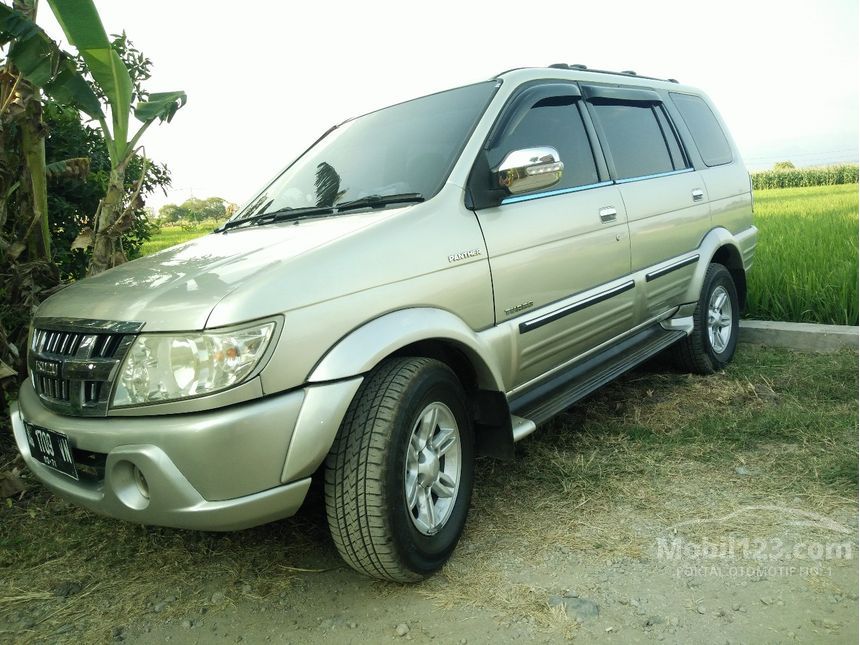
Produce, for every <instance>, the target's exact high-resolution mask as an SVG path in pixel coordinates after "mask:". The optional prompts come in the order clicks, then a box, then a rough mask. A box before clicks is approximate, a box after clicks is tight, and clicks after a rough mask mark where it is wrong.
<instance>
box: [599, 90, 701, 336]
mask: <svg viewBox="0 0 860 645" xmlns="http://www.w3.org/2000/svg"><path fill="white" fill-rule="evenodd" d="M582 90H583V94H584V95H585V96H586V97H587V101H586V103H587V105H588V111H589V113H590V115H591V117H592V119H593V121H594V126H595V130H596V131H597V133H598V136H599V138H600V141H601V143H602V145H603V149H604V152H605V154H606V162H607V164H608V166H609V170H610V174H611V176H612V178H613V179H614V180H615V182H616V185H617V186H618V189H619V190H620V192H621V197H622V200H623V202H624V204H625V207H626V210H627V219H628V223H629V226H630V240H631V243H630V255H631V269H632V271H633V272H634V273H635V272H637V271H640V270H646V278H645V283H644V284H643V285H642V296H643V301H642V306H643V310H642V312H641V316H642V318H643V319H648V318H652V317H654V316H658V315H660V314H663V313H665V312H666V311H667V310H669V309H670V308H672V307H674V306H676V305H678V304H680V303H681V300H682V298H683V294H684V292H685V290H686V287H687V285H688V284H689V280H690V278H691V277H692V274H693V271H694V270H695V262H696V260H697V259H698V256H697V255H696V254H695V251H696V249H697V248H698V246H699V243H700V242H701V240H702V238H703V237H704V236H705V234H706V233H707V232H708V231H709V230H710V228H711V223H710V213H709V206H708V195H707V188H706V186H705V184H704V182H703V180H702V177H701V175H700V173H699V172H697V171H696V170H695V169H694V168H693V165H692V163H691V161H690V159H689V155H687V153H686V151H685V150H684V149H683V147H682V145H681V143H680V140H679V137H678V134H677V131H676V129H675V127H674V124H673V123H672V121H671V120H670V118H669V116H668V114H667V110H666V108H665V107H664V106H663V102H662V99H661V97H660V95H659V94H657V93H656V92H654V91H652V90H649V89H641V88H624V87H616V86H598V85H585V86H583V88H582Z"/></svg>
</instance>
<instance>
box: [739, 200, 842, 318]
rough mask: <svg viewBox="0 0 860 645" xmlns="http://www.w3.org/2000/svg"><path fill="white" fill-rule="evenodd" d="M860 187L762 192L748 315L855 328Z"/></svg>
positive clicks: (758, 212)
mask: <svg viewBox="0 0 860 645" xmlns="http://www.w3.org/2000/svg"><path fill="white" fill-rule="evenodd" d="M857 189H858V186H857V184H845V185H840V186H813V187H809V188H777V189H770V190H757V191H755V194H754V197H755V216H754V217H755V224H756V226H758V228H759V238H758V247H757V249H756V259H755V265H754V266H753V269H752V271H751V272H750V274H749V296H748V303H747V304H748V310H747V317H749V318H758V319H763V320H786V321H792V322H816V323H827V324H836V325H856V324H857V323H858V312H857V280H858V275H857V209H858V199H857V195H858V193H857Z"/></svg>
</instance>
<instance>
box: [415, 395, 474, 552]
mask: <svg viewBox="0 0 860 645" xmlns="http://www.w3.org/2000/svg"><path fill="white" fill-rule="evenodd" d="M462 462H463V460H462V450H461V445H460V429H459V427H458V426H457V420H456V418H455V417H454V413H453V412H451V409H450V408H449V407H448V406H447V405H445V404H444V403H441V402H438V401H435V402H433V403H430V404H429V405H428V406H427V407H425V408H424V409H423V410H422V411H421V413H420V414H419V415H418V418H417V420H416V421H415V425H414V426H413V428H412V434H411V436H410V437H409V443H408V445H407V448H406V473H405V474H406V476H405V478H404V482H405V486H404V488H405V491H404V492H405V493H406V507H407V510H408V513H409V517H410V518H411V519H412V524H413V525H414V526H415V528H416V529H418V531H419V532H420V533H422V534H424V535H435V534H436V533H438V532H439V531H440V530H441V529H442V527H443V526H445V523H446V522H447V521H448V519H449V518H450V517H451V512H452V511H453V510H454V503H455V501H456V499H457V492H458V491H459V489H460V474H461V469H462Z"/></svg>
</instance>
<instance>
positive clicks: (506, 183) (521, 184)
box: [493, 146, 564, 195]
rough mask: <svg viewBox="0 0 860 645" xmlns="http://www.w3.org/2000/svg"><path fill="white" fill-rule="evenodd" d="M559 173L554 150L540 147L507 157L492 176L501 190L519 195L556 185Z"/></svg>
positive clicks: (560, 164) (562, 165)
mask: <svg viewBox="0 0 860 645" xmlns="http://www.w3.org/2000/svg"><path fill="white" fill-rule="evenodd" d="M563 172H564V163H562V161H561V159H559V156H558V150H556V149H555V148H551V147H549V146H541V147H540V148H524V149H522V150H514V151H513V152H510V153H508V154H507V156H506V157H505V158H504V160H503V161H502V163H501V164H499V167H498V168H497V169H496V170H495V172H494V173H493V174H494V177H495V179H496V181H498V185H499V186H500V187H501V188H504V189H505V190H506V191H507V192H508V193H509V194H511V195H519V194H520V193H527V192H530V191H532V190H538V189H539V188H549V187H550V186H553V185H555V184H557V183H558V182H559V180H560V179H561V175H562V173H563Z"/></svg>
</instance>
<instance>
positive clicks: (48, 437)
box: [24, 423, 78, 479]
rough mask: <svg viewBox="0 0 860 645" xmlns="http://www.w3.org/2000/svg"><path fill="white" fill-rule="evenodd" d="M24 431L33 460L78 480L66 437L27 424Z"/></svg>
mask: <svg viewBox="0 0 860 645" xmlns="http://www.w3.org/2000/svg"><path fill="white" fill-rule="evenodd" d="M24 429H25V430H26V431H27V443H29V444H30V454H31V455H33V459H35V460H36V461H38V462H40V463H43V464H45V465H46V466H48V468H53V469H54V470H56V471H58V472H61V473H63V474H64V475H68V476H69V477H72V478H73V479H77V478H78V470H77V468H75V460H74V458H73V457H72V448H71V446H69V439H68V437H66V435H64V434H60V433H59V432H54V431H53V430H47V429H45V428H39V427H38V426H32V425H30V424H29V423H25V424H24Z"/></svg>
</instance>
